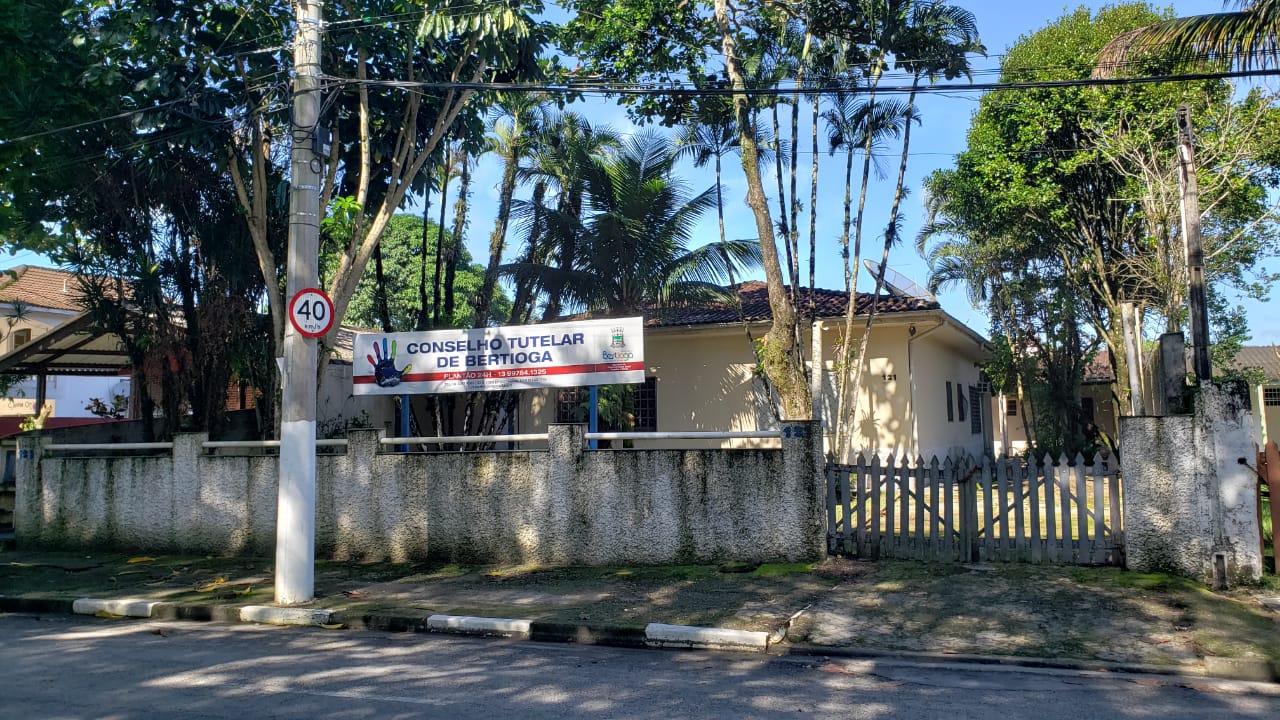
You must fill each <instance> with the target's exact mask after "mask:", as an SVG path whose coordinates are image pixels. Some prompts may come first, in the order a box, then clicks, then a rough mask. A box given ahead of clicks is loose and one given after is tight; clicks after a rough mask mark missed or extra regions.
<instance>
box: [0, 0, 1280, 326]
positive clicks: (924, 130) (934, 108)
mask: <svg viewBox="0 0 1280 720" xmlns="http://www.w3.org/2000/svg"><path fill="white" fill-rule="evenodd" d="M958 2H960V3H961V4H963V5H965V6H966V7H968V8H969V9H970V10H972V11H973V13H974V14H975V15H976V17H977V20H978V28H979V30H980V32H981V36H982V40H983V42H984V43H985V44H986V46H987V50H988V55H989V57H988V58H986V59H983V58H975V60H974V63H973V64H974V68H975V69H979V70H982V69H986V70H994V69H995V68H997V67H998V63H999V56H1000V55H1001V54H1003V53H1004V51H1005V50H1006V49H1007V48H1008V47H1009V46H1010V45H1012V44H1013V43H1014V42H1016V41H1017V39H1018V38H1019V37H1020V36H1023V35H1026V34H1029V33H1031V32H1034V31H1035V30H1037V29H1039V28H1040V27H1042V26H1044V25H1045V24H1046V23H1047V22H1049V21H1050V20H1052V19H1055V18H1057V17H1059V16H1061V15H1062V14H1063V12H1065V11H1067V10H1068V9H1073V8H1075V7H1079V6H1081V5H1083V6H1086V7H1089V8H1092V9H1097V8H1100V7H1102V6H1104V5H1106V4H1108V3H1105V2H1100V1H1098V0H1089V1H1087V2H1082V3H1072V4H1058V3H1056V2H1038V1H1036V0H1024V1H1022V2H1010V1H1009V0H958ZM1171 6H1172V7H1173V9H1174V11H1175V12H1176V13H1177V14H1179V15H1192V14H1200V13H1207V12H1215V11H1219V10H1221V9H1222V3H1221V2H1219V1H1218V0H1177V1H1176V2H1173V3H1171ZM979 77H980V79H984V80H985V79H989V76H988V77H983V76H979ZM1271 82H1273V83H1274V82H1276V81H1275V80H1272V81H1271ZM980 98H981V93H978V92H971V91H970V92H955V93H948V94H946V95H931V96H927V97H923V98H921V99H920V101H919V104H920V111H921V113H922V120H923V122H922V124H921V125H920V126H918V127H916V128H915V129H914V130H913V131H912V132H913V136H912V149H911V152H910V160H909V165H908V169H907V181H906V186H907V188H908V190H909V191H910V193H911V194H910V195H909V196H908V197H907V198H906V200H905V201H904V203H903V213H904V216H905V222H904V225H903V235H902V237H903V238H904V240H903V242H902V243H901V245H899V246H898V247H897V248H895V249H894V250H893V252H892V253H891V254H890V259H889V264H890V267H892V268H894V269H896V270H898V271H900V272H902V273H904V274H905V275H907V276H908V277H911V278H913V279H914V280H916V281H919V282H921V283H923V281H924V280H925V277H926V275H927V272H928V270H927V267H926V265H925V263H924V261H923V260H922V259H921V258H920V256H919V255H917V253H916V252H915V249H914V242H913V240H914V238H915V236H916V233H917V231H918V230H919V228H920V225H921V222H922V218H923V214H924V211H923V207H922V204H923V193H922V192H921V182H922V180H923V178H925V177H926V176H927V175H928V174H929V173H931V172H933V171H934V170H936V169H939V168H944V167H949V166H951V164H952V162H953V160H954V157H955V155H956V154H957V153H959V152H961V151H963V150H964V147H965V135H966V132H967V131H968V127H969V119H970V117H971V115H972V114H973V113H974V111H975V110H976V109H977V107H978V101H979V100H980ZM571 108H572V109H574V110H576V111H578V112H581V113H583V114H585V115H587V116H588V117H589V118H590V119H591V121H592V122H593V123H595V124H601V123H604V124H608V125H610V126H612V127H613V128H614V129H615V130H617V131H619V132H622V133H629V132H635V131H637V129H638V128H636V126H634V125H633V124H631V123H630V122H629V121H628V119H627V116H626V113H625V111H624V110H622V109H621V108H619V107H618V106H617V105H616V104H614V103H613V102H612V101H610V100H606V99H601V98H592V99H590V100H589V101H587V102H584V103H577V104H575V105H573V106H571ZM801 122H802V125H801V146H802V150H801V151H800V154H799V161H800V167H801V170H800V174H801V175H800V177H801V181H800V193H801V196H802V197H803V198H804V205H805V206H806V207H807V206H808V173H809V170H808V167H809V163H810V162H811V157H812V156H811V155H810V153H809V151H808V149H807V148H808V139H807V137H806V134H805V128H807V126H808V120H807V118H806V117H803V116H802V120H801ZM899 152H900V148H899V147H896V146H894V145H888V146H886V148H884V150H883V153H884V156H885V157H884V163H885V169H886V173H887V175H888V177H886V178H885V179H883V180H879V181H875V182H874V183H873V186H872V189H871V192H870V195H869V198H868V203H867V214H866V217H867V220H866V224H865V227H864V249H863V256H864V257H868V256H871V257H873V258H874V259H876V260H878V259H879V253H880V244H881V240H880V237H881V236H880V233H881V232H882V231H883V229H884V226H885V223H886V222H887V220H888V216H889V207H890V203H891V202H892V192H893V184H894V174H895V173H896V169H897V162H898V154H899ZM680 171H681V174H682V176H683V178H684V179H685V181H686V182H687V184H688V186H689V189H690V190H691V191H693V192H697V191H700V190H702V189H704V188H706V187H709V186H710V185H711V184H712V183H713V180H714V177H713V175H712V173H711V172H710V170H708V169H696V168H694V167H692V165H691V164H688V165H684V166H682V167H681V168H680ZM843 172H844V160H843V157H842V156H839V155H837V156H834V157H832V156H829V155H828V154H827V152H826V147H825V140H823V141H822V143H821V144H820V185H819V188H820V194H819V203H818V213H817V217H818V223H817V238H818V252H817V253H816V254H817V266H818V270H817V284H818V285H819V286H822V287H828V288H840V287H843V283H844V280H843V269H842V267H843V266H842V263H841V260H840V255H839V240H838V238H839V235H840V231H841V220H842V209H843V190H844V178H843ZM856 172H857V171H856V169H855V173H856ZM500 174H501V168H500V167H499V165H498V163H497V162H496V161H495V160H494V159H492V158H485V159H484V160H482V161H481V162H480V164H479V166H478V167H477V168H476V169H475V170H474V171H473V180H472V189H473V196H472V202H471V212H470V218H469V225H470V229H469V231H468V233H467V245H468V247H469V249H470V250H471V252H472V255H473V256H474V257H476V258H482V257H485V256H487V252H488V251H487V246H488V237H489V233H490V231H491V230H492V228H493V220H494V214H495V212H496V208H497V195H498V193H497V184H498V181H499V177H500ZM770 177H771V175H770ZM724 178H725V205H726V208H725V210H726V221H727V228H728V234H729V237H736V238H745V237H753V236H754V235H755V225H754V220H753V218H752V216H751V213H750V212H749V210H748V209H747V207H746V205H745V202H744V198H745V196H746V188H745V182H744V180H743V178H742V173H741V170H740V168H739V167H738V166H737V164H736V159H729V161H728V162H727V163H726V171H725V173H724ZM766 187H773V183H772V182H767V183H766ZM526 192H527V191H526ZM771 200H772V201H774V202H775V205H774V207H776V197H771ZM855 201H856V198H855ZM406 210H407V211H408V212H415V211H416V212H420V211H421V201H420V200H417V201H415V202H414V203H413V204H411V205H410V206H409V207H408V208H407V209H406ZM432 214H433V215H434V212H433V213H432ZM717 236H718V233H717V229H716V221H715V215H714V213H709V214H708V215H707V216H706V218H705V219H704V220H703V222H702V223H701V225H700V227H699V229H698V235H697V241H696V242H695V244H703V243H704V242H711V241H713V240H714V239H716V238H717ZM801 238H802V240H801V243H802V246H803V247H804V248H807V244H808V242H807V238H808V217H807V215H805V216H802V218H801ZM519 245H520V239H519V238H517V237H514V234H513V236H511V237H509V238H508V251H509V253H511V254H513V253H515V252H516V251H518V250H519ZM806 252H807V250H806ZM24 262H25V263H34V264H47V261H45V259H44V258H42V257H40V256H38V255H35V254H33V253H19V254H18V255H16V256H11V257H5V258H0V265H2V266H4V267H11V266H13V265H17V264H20V263H24ZM803 262H804V265H803V267H805V268H807V265H808V258H807V257H806V258H804V261H803ZM1266 265H1267V266H1268V269H1270V270H1273V271H1274V270H1276V269H1280V262H1277V261H1275V260H1272V261H1269V262H1268V263H1266ZM804 277H805V278H807V269H806V271H805V273H804ZM871 284H872V281H870V279H869V278H868V277H867V273H866V272H863V273H862V275H861V282H860V285H859V288H860V289H862V290H864V291H867V290H870V289H871ZM940 300H941V302H942V304H943V307H944V308H946V309H947V311H948V312H950V313H951V314H953V315H955V316H956V317H958V318H959V319H961V320H962V321H963V322H965V323H966V324H968V325H970V326H971V327H973V328H974V329H975V330H978V331H979V332H983V333H985V332H986V331H987V319H986V316H985V314H984V313H982V312H981V311H980V310H978V309H976V308H973V307H972V306H970V304H969V302H968V300H967V299H966V297H965V294H964V291H963V289H960V288H951V289H947V290H944V291H943V292H942V293H941V294H940ZM1244 304H1245V307H1246V310H1247V312H1248V316H1249V324H1250V329H1251V331H1252V334H1253V340H1252V342H1253V343H1255V344H1260V343H1280V317H1277V316H1276V313H1275V312H1274V310H1273V309H1272V307H1271V306H1270V304H1264V303H1258V302H1253V301H1246V302H1244Z"/></svg>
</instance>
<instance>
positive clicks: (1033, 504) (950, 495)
mask: <svg viewBox="0 0 1280 720" xmlns="http://www.w3.org/2000/svg"><path fill="white" fill-rule="evenodd" d="M826 475H827V545H828V550H829V551H830V552H832V553H835V554H841V555H849V556H853V557H859V558H869V559H879V558H905V559H916V560H936V561H943V562H987V561H998V562H1031V563H1060V564H1078V565H1104V564H1105V565H1123V564H1124V531H1123V527H1122V522H1123V520H1122V513H1121V502H1122V499H1123V498H1122V489H1121V482H1120V472H1119V466H1118V463H1117V462H1116V460H1115V458H1114V457H1107V458H1104V457H1103V456H1102V455H1095V456H1094V457H1093V460H1092V462H1091V463H1089V464H1086V463H1085V458H1084V457H1083V456H1082V455H1076V457H1075V458H1074V460H1072V461H1069V460H1068V458H1067V457H1066V456H1065V455H1064V456H1062V457H1060V458H1059V459H1058V461H1057V462H1056V463H1055V462H1054V461H1053V459H1052V458H1050V457H1048V456H1046V457H1045V458H1044V459H1043V461H1041V462H1036V461H1035V460H1034V459H1027V458H1001V459H999V460H993V459H992V458H989V457H987V458H983V459H981V460H976V459H974V458H961V459H952V458H948V459H947V460H945V461H943V462H941V463H940V462H939V461H938V460H937V458H934V459H933V460H932V461H931V462H928V463H925V462H924V460H923V459H922V458H921V459H917V460H915V461H910V460H908V459H905V458H904V459H902V460H900V461H895V460H894V458H893V457H892V456H890V457H889V458H888V459H887V460H885V461H884V462H882V461H881V460H880V458H879V457H872V458H871V460H870V461H869V462H868V461H867V460H866V459H865V458H864V457H863V456H861V455H859V456H858V458H857V462H855V463H854V464H852V465H836V464H831V465H828V466H827V472H826Z"/></svg>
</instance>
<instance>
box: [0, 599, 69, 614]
mask: <svg viewBox="0 0 1280 720" xmlns="http://www.w3.org/2000/svg"><path fill="white" fill-rule="evenodd" d="M73 604H74V601H73V600H71V599H69V598H65V597H0V612H7V613H35V614H48V615H70V614H71V613H72V605H73Z"/></svg>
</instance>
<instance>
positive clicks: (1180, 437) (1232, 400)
mask: <svg viewBox="0 0 1280 720" xmlns="http://www.w3.org/2000/svg"><path fill="white" fill-rule="evenodd" d="M1254 427H1255V426H1254V421H1253V419H1252V417H1251V415H1250V413H1249V411H1248V410H1246V409H1245V407H1244V403H1243V399H1242V398H1240V397H1237V396H1236V395H1233V394H1232V393H1231V392H1228V391H1226V390H1224V389H1222V388H1220V387H1217V386H1214V385H1207V386H1204V387H1202V388H1201V389H1200V393H1199V396H1198V397H1197V399H1196V412H1195V414H1194V415H1177V416H1167V417H1122V418H1120V468H1121V474H1122V475H1123V476H1124V493H1125V497H1124V527H1125V554H1126V558H1127V564H1128V567H1129V568H1130V569H1132V570H1138V571H1144V572H1147V571H1166V572H1175V573H1178V574H1182V575H1186V576H1189V577H1193V578H1196V579H1198V580H1201V581H1204V582H1210V583H1211V582H1214V581H1215V567H1214V565H1215V556H1216V555H1217V556H1221V559H1222V567H1221V568H1220V570H1219V571H1218V573H1217V576H1218V579H1219V580H1225V581H1226V582H1227V583H1228V584H1241V583H1256V582H1258V580H1259V579H1261V577H1262V556H1261V550H1260V548H1259V543H1258V537H1259V534H1258V513H1257V506H1256V505H1255V502H1256V495H1255V493H1256V488H1257V476H1256V474H1255V472H1254V471H1253V470H1252V469H1251V468H1250V466H1251V465H1252V463H1253V459H1254V445H1253V444H1254V442H1255V441H1256V436H1255V433H1254Z"/></svg>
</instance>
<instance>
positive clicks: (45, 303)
mask: <svg viewBox="0 0 1280 720" xmlns="http://www.w3.org/2000/svg"><path fill="white" fill-rule="evenodd" d="M78 298H79V296H78V285H77V283H76V276H75V274H74V273H69V272H65V271H62V270H53V269H49V268H39V267H30V266H27V265H19V266H17V267H15V268H12V269H11V270H9V271H4V274H0V356H4V357H9V356H12V354H13V353H15V352H16V351H19V350H23V349H24V348H26V349H28V350H31V349H33V348H35V347H37V346H39V345H40V344H41V342H42V338H45V339H48V337H49V335H50V334H51V333H53V332H54V331H57V330H61V331H64V332H65V331H66V330H69V329H71V328H72V326H78V325H83V324H85V321H86V320H87V317H86V316H85V313H84V309H83V308H82V307H80V305H79V304H78ZM19 314H20V315H21V317H20V318H18V317H15V316H16V315H19ZM102 342H109V343H114V340H110V339H103V340H102ZM75 351H76V352H75V353H73V354H78V355H79V356H81V359H82V360H83V362H81V363H79V365H78V367H76V368H73V369H72V368H67V366H66V365H63V366H62V367H63V368H65V369H68V370H69V374H61V373H50V374H47V375H44V376H42V377H37V376H34V375H33V376H31V377H28V378H27V379H25V380H23V381H22V382H20V383H18V384H17V385H15V386H14V387H12V388H10V389H9V392H8V394H7V396H6V397H5V398H3V399H0V417H3V416H17V415H21V416H28V415H33V414H35V413H36V401H37V398H38V397H40V396H41V394H42V390H43V397H44V398H45V403H46V405H52V411H51V413H50V417H56V418H85V417H93V414H92V413H90V412H89V411H87V410H85V405H87V404H88V403H89V401H90V400H91V399H93V398H98V399H99V400H102V402H104V403H105V404H107V405H110V404H111V401H112V398H114V397H115V396H116V395H123V396H124V397H126V398H128V397H129V396H130V378H129V375H128V372H127V370H126V371H125V372H124V374H123V375H122V374H121V372H120V370H121V369H120V367H119V365H118V364H112V363H109V362H105V361H104V362H98V356H99V354H100V353H103V352H113V350H106V351H104V350H103V349H102V348H99V347H97V346H95V347H93V348H89V347H78V348H75ZM50 355H52V353H41V354H40V356H41V357H42V358H47V357H49V356H50ZM65 355H66V353H64V354H63V356H64V357H65ZM103 357H105V356H103ZM17 367H18V370H16V372H18V373H19V374H24V373H23V368H26V367H29V366H27V365H19V366H17ZM7 372H15V370H12V369H10V370H7ZM72 372H73V373H74V374H70V373H72ZM42 385H43V388H42V387H41V386H42Z"/></svg>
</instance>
